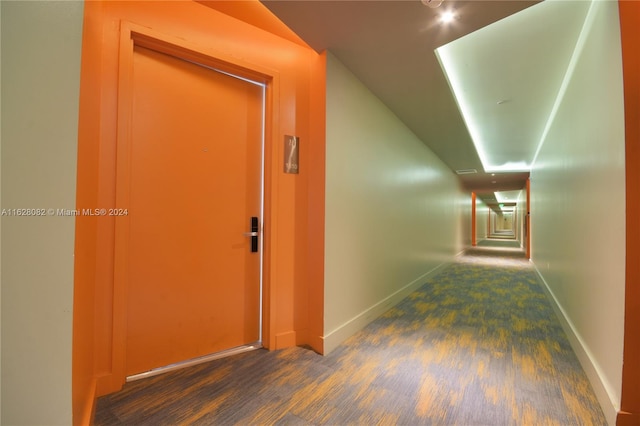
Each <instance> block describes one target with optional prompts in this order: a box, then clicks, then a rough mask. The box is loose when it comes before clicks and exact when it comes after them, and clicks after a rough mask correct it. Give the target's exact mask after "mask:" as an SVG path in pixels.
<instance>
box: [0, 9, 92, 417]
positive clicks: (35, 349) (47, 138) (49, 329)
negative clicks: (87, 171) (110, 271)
mask: <svg viewBox="0 0 640 426" xmlns="http://www.w3.org/2000/svg"><path fill="white" fill-rule="evenodd" d="M0 3H1V10H2V12H1V14H2V113H3V119H4V120H3V123H2V124H3V126H2V191H1V193H2V208H3V209H18V208H39V209H40V208H41V209H49V208H53V209H57V208H68V209H73V208H74V206H75V176H76V147H77V126H78V122H77V115H78V91H79V79H80V43H81V33H82V10H83V3H82V2H79V1H69V2H53V1H46V2H45V1H38V2H21V1H16V2H12V1H2V2H0ZM73 241H74V220H73V218H69V217H66V218H65V217H56V216H55V215H53V216H51V215H49V216H45V217H16V216H3V217H2V256H3V258H2V266H3V268H2V421H1V423H2V424H5V425H20V424H23V425H40V424H42V425H45V424H46V425H69V424H70V423H71V334H72V328H71V319H72V302H73Z"/></svg>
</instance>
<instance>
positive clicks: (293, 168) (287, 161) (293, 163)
mask: <svg viewBox="0 0 640 426" xmlns="http://www.w3.org/2000/svg"><path fill="white" fill-rule="evenodd" d="M299 148H300V138H299V137H297V136H289V135H285V136H284V172H285V173H292V174H298V172H299V165H298V158H299V156H298V152H299V151H298V150H299Z"/></svg>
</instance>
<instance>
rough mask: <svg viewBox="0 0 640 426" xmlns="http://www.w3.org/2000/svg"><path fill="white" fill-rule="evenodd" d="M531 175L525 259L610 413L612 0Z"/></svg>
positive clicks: (617, 80) (618, 74)
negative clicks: (528, 257)
mask: <svg viewBox="0 0 640 426" xmlns="http://www.w3.org/2000/svg"><path fill="white" fill-rule="evenodd" d="M585 29H586V31H584V32H583V35H582V36H583V39H582V43H581V42H579V45H578V47H579V52H578V53H579V55H576V56H574V61H575V62H574V65H575V68H574V69H573V73H572V74H571V78H570V80H569V83H568V85H567V87H566V92H565V93H564V97H563V99H562V102H561V103H560V104H559V108H558V110H557V114H556V115H555V119H554V120H553V124H552V125H551V127H550V130H549V132H548V135H547V137H546V139H545V140H544V145H543V147H542V149H541V151H540V154H539V156H538V158H537V160H536V161H535V164H534V167H533V170H532V173H531V197H532V200H531V215H532V260H533V262H534V263H535V266H536V268H537V269H538V271H539V273H540V274H541V276H542V277H543V278H544V281H545V283H546V285H547V286H548V289H549V291H550V293H551V294H552V296H553V298H555V302H556V303H557V307H558V311H559V312H560V315H561V316H562V317H563V318H564V320H565V327H566V329H567V331H568V334H569V337H570V339H572V342H573V345H574V349H575V350H576V353H577V355H578V357H579V358H580V360H581V361H582V363H583V366H584V368H585V370H586V371H587V374H588V375H589V377H590V379H591V381H592V384H593V385H594V388H595V391H596V393H597V394H598V397H599V399H600V402H601V404H602V406H603V408H604V410H605V414H606V415H607V418H608V420H609V421H610V422H611V423H612V424H613V422H614V419H615V411H617V409H619V407H620V391H621V381H622V378H621V370H622V348H623V329H624V322H623V315H624V286H625V281H624V280H625V276H624V273H625V189H624V188H625V180H624V179H625V170H624V166H625V163H624V121H623V120H624V111H623V97H622V69H621V53H620V32H619V21H618V13H617V2H600V1H597V2H594V3H593V6H592V10H591V12H590V14H589V16H588V18H587V25H586V27H585Z"/></svg>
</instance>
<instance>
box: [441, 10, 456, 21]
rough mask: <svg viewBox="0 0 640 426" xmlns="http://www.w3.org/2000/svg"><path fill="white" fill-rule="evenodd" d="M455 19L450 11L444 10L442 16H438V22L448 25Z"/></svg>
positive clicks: (454, 15)
mask: <svg viewBox="0 0 640 426" xmlns="http://www.w3.org/2000/svg"><path fill="white" fill-rule="evenodd" d="M455 18H456V14H455V13H453V11H452V10H445V11H444V12H442V14H440V22H441V23H443V24H449V23H451V22H453V20H454V19H455Z"/></svg>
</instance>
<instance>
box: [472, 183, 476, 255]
mask: <svg viewBox="0 0 640 426" xmlns="http://www.w3.org/2000/svg"><path fill="white" fill-rule="evenodd" d="M476 241H477V236H476V193H475V192H472V193H471V246H472V247H475V246H476V245H477V244H476Z"/></svg>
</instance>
